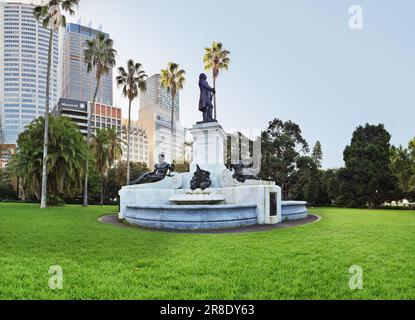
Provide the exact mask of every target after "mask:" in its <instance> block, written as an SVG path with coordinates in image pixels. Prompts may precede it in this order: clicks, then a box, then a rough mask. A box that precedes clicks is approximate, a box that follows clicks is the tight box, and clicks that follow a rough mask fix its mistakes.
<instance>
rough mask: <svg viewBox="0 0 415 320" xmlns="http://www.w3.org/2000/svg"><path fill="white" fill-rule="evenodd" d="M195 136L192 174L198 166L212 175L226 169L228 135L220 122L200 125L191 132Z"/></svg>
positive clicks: (195, 126) (191, 166)
mask: <svg viewBox="0 0 415 320" xmlns="http://www.w3.org/2000/svg"><path fill="white" fill-rule="evenodd" d="M189 131H190V133H191V134H192V136H193V162H192V163H191V165H190V172H194V171H196V165H199V166H200V168H201V169H203V170H207V171H210V172H211V173H219V172H221V171H222V170H223V169H225V168H226V167H225V147H226V133H225V131H224V130H223V128H222V127H221V125H220V124H219V123H218V122H208V123H198V124H196V125H194V126H193V128H192V129H190V130H189Z"/></svg>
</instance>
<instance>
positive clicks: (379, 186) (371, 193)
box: [339, 124, 395, 207]
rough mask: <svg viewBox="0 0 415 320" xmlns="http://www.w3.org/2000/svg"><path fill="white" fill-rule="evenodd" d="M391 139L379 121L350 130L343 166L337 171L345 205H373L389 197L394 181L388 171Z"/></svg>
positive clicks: (391, 193)
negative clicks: (377, 123) (350, 136)
mask: <svg viewBox="0 0 415 320" xmlns="http://www.w3.org/2000/svg"><path fill="white" fill-rule="evenodd" d="M390 139H391V136H390V134H389V132H388V131H386V130H385V127H384V126H383V125H382V124H380V125H377V126H375V125H369V124H366V126H365V127H363V126H360V127H358V128H357V129H356V131H355V132H354V133H353V138H352V141H351V144H350V145H349V146H347V147H346V149H345V150H344V161H345V164H346V167H345V168H344V169H343V170H341V171H340V172H339V174H340V180H341V184H340V187H341V193H342V196H341V198H342V199H340V200H341V202H343V204H344V205H346V206H350V207H355V206H356V207H364V206H369V207H376V206H379V205H380V204H382V203H383V202H384V201H386V200H388V199H390V198H391V197H392V195H393V193H394V186H395V181H394V177H393V175H392V172H391V170H390V147H391V146H390Z"/></svg>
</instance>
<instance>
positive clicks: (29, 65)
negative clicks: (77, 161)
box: [0, 2, 59, 144]
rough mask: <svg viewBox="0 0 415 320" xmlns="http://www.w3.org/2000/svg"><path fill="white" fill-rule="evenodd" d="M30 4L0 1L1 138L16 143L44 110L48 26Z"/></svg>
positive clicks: (55, 56)
mask: <svg viewBox="0 0 415 320" xmlns="http://www.w3.org/2000/svg"><path fill="white" fill-rule="evenodd" d="M33 8H34V6H33V5H30V4H23V3H17V2H0V119H1V122H2V123H1V125H0V126H1V128H2V135H3V138H4V142H3V143H6V144H16V140H17V137H18V135H19V134H20V133H21V132H22V131H23V130H24V128H25V126H26V125H28V124H29V123H30V122H32V121H33V120H34V119H36V118H38V117H39V116H42V115H43V114H44V113H45V106H46V78H47V65H48V48H49V36H50V32H49V30H47V29H45V28H43V26H42V24H40V23H38V22H37V21H36V19H35V18H34V17H33ZM58 73H59V34H58V32H55V34H54V37H53V51H52V65H51V88H50V109H52V108H53V107H54V105H56V103H57V101H58V92H59V88H58V86H59V83H58V76H59V75H58Z"/></svg>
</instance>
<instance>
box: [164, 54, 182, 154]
mask: <svg viewBox="0 0 415 320" xmlns="http://www.w3.org/2000/svg"><path fill="white" fill-rule="evenodd" d="M185 75H186V71H184V70H182V69H180V66H179V65H178V64H177V63H174V62H169V64H168V66H167V69H163V70H161V77H160V81H161V85H162V86H163V87H164V88H166V89H167V92H169V93H170V94H171V120H170V127H171V129H170V130H171V149H170V150H171V151H170V152H171V161H172V162H174V160H175V159H174V157H175V150H174V100H175V99H176V95H177V94H178V93H179V91H180V90H182V89H183V86H184V83H185V81H186V79H185Z"/></svg>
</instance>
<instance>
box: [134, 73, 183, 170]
mask: <svg viewBox="0 0 415 320" xmlns="http://www.w3.org/2000/svg"><path fill="white" fill-rule="evenodd" d="M172 107H173V108H174V124H173V132H174V133H173V150H171V149H172V148H171V137H172V134H171V110H172ZM139 124H140V125H141V126H142V128H143V129H144V130H145V132H146V133H147V137H148V149H149V165H150V167H153V166H154V164H155V163H156V162H157V159H158V155H159V154H161V153H162V154H164V155H165V157H166V160H167V161H169V162H172V161H173V160H174V161H175V162H176V163H181V162H183V158H184V141H185V130H184V128H183V126H182V125H181V123H180V96H179V94H177V95H176V98H175V100H174V103H172V96H171V94H170V93H169V92H167V90H166V89H165V88H163V87H162V86H161V82H160V75H159V74H156V75H154V76H152V77H150V78H148V79H147V90H146V91H145V92H143V93H142V94H141V96H140V110H139Z"/></svg>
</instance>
